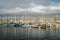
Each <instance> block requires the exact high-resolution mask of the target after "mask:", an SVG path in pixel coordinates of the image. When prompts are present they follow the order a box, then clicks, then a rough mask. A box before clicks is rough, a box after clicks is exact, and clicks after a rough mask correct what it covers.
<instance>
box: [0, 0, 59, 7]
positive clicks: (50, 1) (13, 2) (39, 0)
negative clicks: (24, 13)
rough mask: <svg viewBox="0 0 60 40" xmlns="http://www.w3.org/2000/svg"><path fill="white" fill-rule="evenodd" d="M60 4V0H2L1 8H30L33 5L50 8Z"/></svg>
mask: <svg viewBox="0 0 60 40" xmlns="http://www.w3.org/2000/svg"><path fill="white" fill-rule="evenodd" d="M58 3H60V0H0V7H3V8H15V7H21V8H29V7H31V6H32V5H34V6H35V4H36V5H43V6H50V5H57V4H58Z"/></svg>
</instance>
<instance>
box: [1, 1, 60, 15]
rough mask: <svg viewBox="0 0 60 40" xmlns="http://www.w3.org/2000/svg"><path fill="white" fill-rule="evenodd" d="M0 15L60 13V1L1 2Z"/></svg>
mask: <svg viewBox="0 0 60 40" xmlns="http://www.w3.org/2000/svg"><path fill="white" fill-rule="evenodd" d="M0 13H40V14H42V13H43V14H46V13H47V14H50V13H60V0H0Z"/></svg>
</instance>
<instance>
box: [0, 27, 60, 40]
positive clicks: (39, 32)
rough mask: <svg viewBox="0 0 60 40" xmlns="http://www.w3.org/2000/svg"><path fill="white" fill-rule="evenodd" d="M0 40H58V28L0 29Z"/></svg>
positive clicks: (59, 36)
mask: <svg viewBox="0 0 60 40" xmlns="http://www.w3.org/2000/svg"><path fill="white" fill-rule="evenodd" d="M0 40H60V28H46V29H42V28H21V27H0Z"/></svg>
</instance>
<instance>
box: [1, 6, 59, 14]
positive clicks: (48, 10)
mask: <svg viewBox="0 0 60 40" xmlns="http://www.w3.org/2000/svg"><path fill="white" fill-rule="evenodd" d="M22 12H24V13H27V12H28V13H40V14H41V13H43V14H46V13H47V14H50V13H60V7H55V6H53V7H52V6H47V7H46V6H42V5H39V6H36V7H33V8H20V7H16V8H13V9H3V10H2V11H1V13H22Z"/></svg>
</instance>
